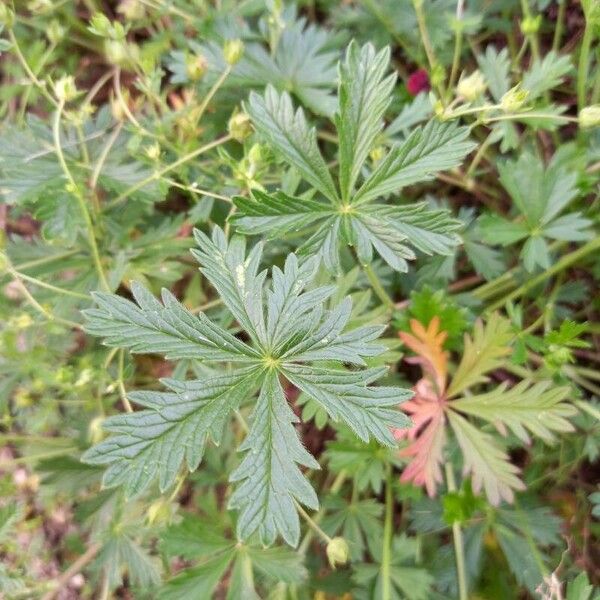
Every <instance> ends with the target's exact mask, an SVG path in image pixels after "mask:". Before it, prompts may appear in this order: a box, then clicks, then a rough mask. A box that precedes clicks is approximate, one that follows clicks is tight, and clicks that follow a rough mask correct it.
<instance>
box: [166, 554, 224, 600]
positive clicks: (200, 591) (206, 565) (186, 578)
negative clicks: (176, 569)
mask: <svg viewBox="0 0 600 600" xmlns="http://www.w3.org/2000/svg"><path fill="white" fill-rule="evenodd" d="M234 556H235V549H234V547H233V546H232V547H230V548H228V549H227V550H226V551H225V552H221V553H220V554H216V555H214V556H212V557H211V558H209V559H208V560H206V561H204V562H203V563H202V564H200V565H198V566H196V567H191V568H189V569H186V570H185V571H183V572H181V573H179V574H178V575H176V576H175V577H173V578H172V579H170V580H169V581H168V582H167V584H166V585H164V586H163V587H162V588H161V590H160V597H161V598H164V599H165V600H189V599H191V598H194V599H195V598H198V600H199V599H200V598H211V597H212V595H213V592H214V590H215V588H216V587H217V584H218V583H219V581H221V578H222V577H223V575H224V574H225V571H226V570H227V568H228V567H229V565H230V564H231V561H232V560H233V558H234Z"/></svg>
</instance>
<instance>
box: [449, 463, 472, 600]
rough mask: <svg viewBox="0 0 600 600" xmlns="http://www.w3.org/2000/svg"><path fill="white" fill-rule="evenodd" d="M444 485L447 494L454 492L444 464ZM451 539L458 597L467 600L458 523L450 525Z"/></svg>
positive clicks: (453, 484) (451, 474)
mask: <svg viewBox="0 0 600 600" xmlns="http://www.w3.org/2000/svg"><path fill="white" fill-rule="evenodd" d="M446 484H447V486H448V491H449V492H455V491H456V483H455V481H454V473H453V471H452V464H451V463H450V462H446ZM452 539H453V541H454V554H455V556H456V576H457V579H458V597H459V598H460V600H467V599H468V597H469V596H468V587H467V573H466V569H465V552H464V544H463V537H462V529H461V527H460V523H459V522H458V521H454V523H452Z"/></svg>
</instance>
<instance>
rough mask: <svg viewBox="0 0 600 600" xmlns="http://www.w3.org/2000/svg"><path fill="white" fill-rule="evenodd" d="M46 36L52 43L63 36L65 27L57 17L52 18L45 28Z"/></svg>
mask: <svg viewBox="0 0 600 600" xmlns="http://www.w3.org/2000/svg"><path fill="white" fill-rule="evenodd" d="M46 37H47V38H48V41H49V42H50V43H52V44H58V43H59V42H60V41H61V40H62V39H63V38H64V37H65V28H64V27H63V26H62V25H61V24H60V22H59V21H58V19H52V21H50V23H49V25H48V29H46Z"/></svg>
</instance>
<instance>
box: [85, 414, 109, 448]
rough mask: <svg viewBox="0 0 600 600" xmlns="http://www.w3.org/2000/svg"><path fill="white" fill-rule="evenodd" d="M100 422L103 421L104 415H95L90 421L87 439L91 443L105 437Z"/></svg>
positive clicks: (97, 442)
mask: <svg viewBox="0 0 600 600" xmlns="http://www.w3.org/2000/svg"><path fill="white" fill-rule="evenodd" d="M102 423H104V417H96V418H94V419H92V420H91V421H90V424H89V426H88V439H89V441H90V443H91V444H99V443H100V442H101V441H102V440H103V439H104V438H105V437H106V435H105V433H104V431H103V429H102Z"/></svg>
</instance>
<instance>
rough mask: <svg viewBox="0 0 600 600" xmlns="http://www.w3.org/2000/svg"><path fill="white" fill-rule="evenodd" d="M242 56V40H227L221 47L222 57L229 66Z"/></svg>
mask: <svg viewBox="0 0 600 600" xmlns="http://www.w3.org/2000/svg"><path fill="white" fill-rule="evenodd" d="M243 55H244V43H243V42H242V40H227V41H226V42H225V45H224V46H223V57H224V58H225V61H226V62H227V64H229V65H235V64H236V63H238V62H239V61H240V59H241V58H242V56H243Z"/></svg>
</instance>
